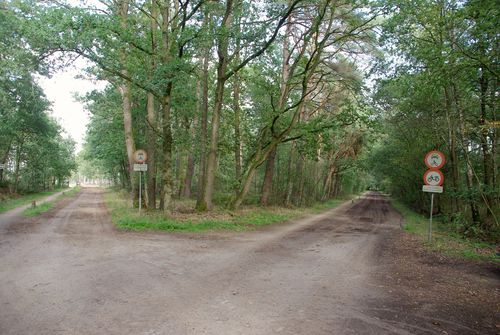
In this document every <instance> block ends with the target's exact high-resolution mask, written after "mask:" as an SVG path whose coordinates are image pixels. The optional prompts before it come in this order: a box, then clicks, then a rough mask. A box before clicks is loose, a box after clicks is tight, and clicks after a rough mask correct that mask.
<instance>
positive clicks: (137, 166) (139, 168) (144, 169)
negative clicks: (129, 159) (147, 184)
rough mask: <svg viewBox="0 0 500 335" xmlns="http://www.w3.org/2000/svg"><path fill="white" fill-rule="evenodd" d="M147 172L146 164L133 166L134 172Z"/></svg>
mask: <svg viewBox="0 0 500 335" xmlns="http://www.w3.org/2000/svg"><path fill="white" fill-rule="evenodd" d="M147 170H148V165H147V164H134V171H147Z"/></svg>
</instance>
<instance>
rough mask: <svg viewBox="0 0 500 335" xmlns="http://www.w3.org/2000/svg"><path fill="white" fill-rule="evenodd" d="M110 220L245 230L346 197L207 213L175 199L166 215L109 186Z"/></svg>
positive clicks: (126, 224)
mask: <svg viewBox="0 0 500 335" xmlns="http://www.w3.org/2000/svg"><path fill="white" fill-rule="evenodd" d="M104 198H105V201H106V204H107V207H108V209H109V210H110V213H111V218H112V221H113V223H114V224H115V225H116V227H117V228H118V229H123V230H132V231H141V230H158V231H161V230H163V231H171V232H181V231H184V232H201V231H213V230H232V231H245V230H252V229H255V228H256V227H259V226H265V225H270V224H273V223H278V222H284V221H287V220H292V219H295V218H298V217H300V216H303V215H306V214H312V213H318V212H321V211H325V210H327V209H331V208H334V207H336V206H338V205H339V204H341V203H342V202H343V201H345V199H335V200H330V201H327V202H324V203H318V204H316V205H314V206H312V207H308V208H296V207H293V208H286V207H274V206H272V207H271V206H270V207H265V208H262V207H259V206H245V207H243V208H240V209H237V210H227V209H223V208H216V209H214V210H213V211H211V212H210V213H202V212H196V211H193V210H192V205H193V202H194V200H185V199H184V200H177V201H175V202H174V205H175V211H174V212H173V213H172V215H170V216H168V217H165V216H164V215H162V214H161V213H158V212H157V211H151V210H147V209H143V211H142V214H141V215H139V213H138V209H137V208H133V207H132V206H130V202H129V201H128V194H127V193H126V192H124V191H120V190H112V189H109V190H108V191H107V193H106V194H105V196H104Z"/></svg>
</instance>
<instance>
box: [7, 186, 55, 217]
mask: <svg viewBox="0 0 500 335" xmlns="http://www.w3.org/2000/svg"><path fill="white" fill-rule="evenodd" d="M62 190H63V189H55V190H53V191H46V192H40V193H32V194H26V195H23V196H21V197H18V198H11V199H6V200H2V201H0V213H3V212H7V211H9V210H11V209H14V208H16V207H19V206H23V205H27V204H29V203H31V202H32V201H34V200H35V201H36V200H39V199H42V198H45V197H48V196H50V195H52V194H55V193H57V192H61V191H62Z"/></svg>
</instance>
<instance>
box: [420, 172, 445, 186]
mask: <svg viewBox="0 0 500 335" xmlns="http://www.w3.org/2000/svg"><path fill="white" fill-rule="evenodd" d="M443 183H444V175H443V173H442V172H441V171H439V170H434V169H431V170H427V171H425V173H424V184H425V185H430V186H441V185H443Z"/></svg>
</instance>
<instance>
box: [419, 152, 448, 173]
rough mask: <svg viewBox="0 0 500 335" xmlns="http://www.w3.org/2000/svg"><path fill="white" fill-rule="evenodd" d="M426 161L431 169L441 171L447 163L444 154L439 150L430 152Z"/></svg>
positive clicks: (426, 156)
mask: <svg viewBox="0 0 500 335" xmlns="http://www.w3.org/2000/svg"><path fill="white" fill-rule="evenodd" d="M424 161H425V165H427V167H428V168H429V169H440V168H442V167H443V166H444V163H446V160H445V158H444V154H443V153H442V152H441V151H437V150H433V151H429V152H428V153H427V155H425V159H424Z"/></svg>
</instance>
